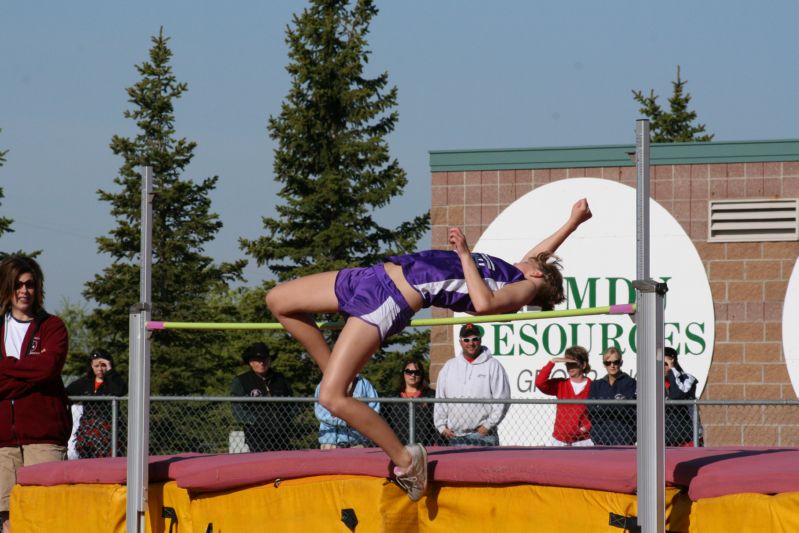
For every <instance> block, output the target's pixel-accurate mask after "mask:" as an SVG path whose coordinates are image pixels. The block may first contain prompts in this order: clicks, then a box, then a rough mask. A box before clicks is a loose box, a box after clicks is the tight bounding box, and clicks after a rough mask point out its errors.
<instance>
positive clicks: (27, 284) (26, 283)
mask: <svg viewBox="0 0 799 533" xmlns="http://www.w3.org/2000/svg"><path fill="white" fill-rule="evenodd" d="M22 287H25V288H26V289H28V290H33V289H35V288H36V283H35V282H34V281H33V280H32V279H29V280H26V281H16V282H14V290H15V291H18V290H20V289H21V288H22Z"/></svg>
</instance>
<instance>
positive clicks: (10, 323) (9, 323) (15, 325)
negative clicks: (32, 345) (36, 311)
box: [3, 313, 33, 359]
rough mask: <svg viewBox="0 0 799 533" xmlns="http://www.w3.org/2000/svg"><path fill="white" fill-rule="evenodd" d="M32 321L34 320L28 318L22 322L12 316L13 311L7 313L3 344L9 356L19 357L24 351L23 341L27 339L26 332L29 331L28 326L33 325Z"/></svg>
mask: <svg viewBox="0 0 799 533" xmlns="http://www.w3.org/2000/svg"><path fill="white" fill-rule="evenodd" d="M31 322H33V321H32V320H28V321H27V322H20V321H19V320H17V319H16V318H14V317H13V316H11V313H6V327H5V328H4V330H3V331H4V332H5V335H4V337H3V344H4V346H5V349H6V355H7V356H9V357H16V358H17V359H19V356H20V352H22V343H23V342H24V341H25V334H26V333H27V332H28V327H29V326H30V325H31Z"/></svg>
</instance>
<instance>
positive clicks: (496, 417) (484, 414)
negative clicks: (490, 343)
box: [433, 324, 510, 446]
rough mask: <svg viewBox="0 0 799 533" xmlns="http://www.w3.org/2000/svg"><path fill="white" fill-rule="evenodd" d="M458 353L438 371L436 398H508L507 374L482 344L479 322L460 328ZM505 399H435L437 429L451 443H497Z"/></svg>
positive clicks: (492, 444)
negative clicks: (455, 400)
mask: <svg viewBox="0 0 799 533" xmlns="http://www.w3.org/2000/svg"><path fill="white" fill-rule="evenodd" d="M459 337H460V345H461V351H460V353H457V354H455V357H454V358H452V359H450V360H449V361H447V363H446V364H445V365H444V368H442V369H441V372H440V373H439V374H438V381H437V383H436V398H485V399H490V398H493V399H497V400H507V399H509V398H510V384H509V383H508V375H507V373H506V372H505V369H504V368H503V367H502V365H501V364H500V363H499V361H497V360H496V359H494V357H493V356H492V355H491V352H489V350H488V348H487V347H485V346H483V345H482V337H483V334H482V332H481V331H480V328H479V327H478V326H475V325H474V324H466V325H465V326H463V327H462V328H461V330H460V335H459ZM507 410H508V404H507V403H499V402H498V403H483V404H465V403H436V405H435V408H434V411H433V412H434V417H433V418H434V421H435V425H436V429H438V431H439V433H441V435H442V436H443V437H444V438H445V439H447V441H448V444H450V445H452V446H496V445H497V444H499V438H498V437H497V426H498V425H499V423H500V422H501V421H502V419H503V418H504V417H505V413H506V412H507Z"/></svg>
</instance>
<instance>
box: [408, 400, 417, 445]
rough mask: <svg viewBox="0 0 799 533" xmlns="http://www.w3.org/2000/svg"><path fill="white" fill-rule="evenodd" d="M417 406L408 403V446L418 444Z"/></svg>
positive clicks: (410, 402)
mask: <svg viewBox="0 0 799 533" xmlns="http://www.w3.org/2000/svg"><path fill="white" fill-rule="evenodd" d="M415 409H416V404H415V403H414V402H413V401H409V402H408V444H416V424H415V423H414V422H415V420H416V411H415Z"/></svg>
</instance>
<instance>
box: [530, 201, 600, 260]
mask: <svg viewBox="0 0 799 533" xmlns="http://www.w3.org/2000/svg"><path fill="white" fill-rule="evenodd" d="M591 216H592V214H591V208H590V207H588V200H586V199H585V198H583V199H581V200H578V201H577V202H576V203H575V204H574V205H573V206H572V210H571V213H570V214H569V218H568V219H567V220H566V222H565V223H564V224H563V226H561V227H560V228H558V230H557V231H556V232H555V233H553V234H552V235H550V236H549V237H547V238H546V239H544V240H543V241H541V242H540V243H538V244H537V245H536V246H535V248H533V249H531V250H530V251H529V252H527V253H526V254H524V257H523V258H522V261H527V260H528V259H529V258H531V257H535V256H537V255H538V254H540V253H541V252H549V253H551V254H554V253H555V251H556V250H557V249H558V248H559V247H560V245H561V244H563V241H565V240H566V239H567V238H568V237H569V235H571V234H572V233H573V232H574V230H576V229H577V228H578V227H579V226H580V224H582V223H583V222H585V221H586V220H588V219H589V218H591Z"/></svg>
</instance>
